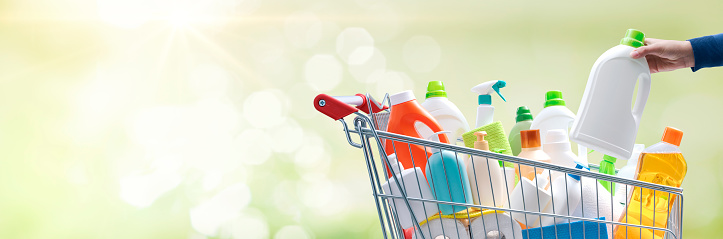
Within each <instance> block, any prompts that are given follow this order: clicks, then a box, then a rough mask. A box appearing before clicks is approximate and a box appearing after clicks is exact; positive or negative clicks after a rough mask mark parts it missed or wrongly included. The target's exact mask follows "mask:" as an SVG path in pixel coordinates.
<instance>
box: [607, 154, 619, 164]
mask: <svg viewBox="0 0 723 239" xmlns="http://www.w3.org/2000/svg"><path fill="white" fill-rule="evenodd" d="M603 160H605V161H608V162H610V163H615V162H617V161H618V159H616V158H615V157H613V156H610V155H607V154H606V155H605V156H603Z"/></svg>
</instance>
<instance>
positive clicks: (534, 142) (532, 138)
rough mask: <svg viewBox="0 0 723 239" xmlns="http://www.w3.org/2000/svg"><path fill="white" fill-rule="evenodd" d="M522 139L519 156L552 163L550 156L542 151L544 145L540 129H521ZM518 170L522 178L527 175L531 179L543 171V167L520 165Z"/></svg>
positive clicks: (518, 174)
mask: <svg viewBox="0 0 723 239" xmlns="http://www.w3.org/2000/svg"><path fill="white" fill-rule="evenodd" d="M520 141H521V144H522V151H521V152H520V155H518V156H517V157H520V158H526V159H529V160H535V161H540V162H545V163H550V162H551V160H550V156H548V155H547V154H546V153H545V152H544V151H542V145H541V144H540V130H537V129H533V130H523V131H520ZM518 167H519V170H518V169H517V168H515V170H517V171H518V172H517V176H518V177H520V178H522V177H525V178H527V179H530V180H535V175H536V174H540V173H542V171H543V169H542V168H537V171H535V168H533V167H532V166H527V165H519V166H518Z"/></svg>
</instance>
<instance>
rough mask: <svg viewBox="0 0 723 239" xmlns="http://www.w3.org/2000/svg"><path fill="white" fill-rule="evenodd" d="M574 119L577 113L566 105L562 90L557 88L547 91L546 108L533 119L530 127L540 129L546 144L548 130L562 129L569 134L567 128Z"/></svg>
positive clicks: (543, 141)
mask: <svg viewBox="0 0 723 239" xmlns="http://www.w3.org/2000/svg"><path fill="white" fill-rule="evenodd" d="M574 120H575V114H573V113H572V111H570V109H568V108H567V107H565V100H563V99H562V92H560V91H556V90H553V91H548V92H547V93H545V108H543V109H542V111H540V113H539V114H537V117H535V119H534V120H533V121H532V125H531V126H530V129H539V130H540V136H541V137H542V143H543V144H544V143H545V136H547V131H549V130H552V129H561V130H565V134H567V132H568V131H567V129H568V128H570V125H571V124H572V121H574Z"/></svg>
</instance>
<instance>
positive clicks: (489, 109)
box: [472, 80, 507, 128]
mask: <svg viewBox="0 0 723 239" xmlns="http://www.w3.org/2000/svg"><path fill="white" fill-rule="evenodd" d="M506 85H507V82H505V81H502V80H493V81H488V82H485V83H482V84H479V85H477V86H475V87H472V92H474V93H477V94H478V95H479V97H478V98H477V103H478V104H479V106H478V107H477V123H476V124H475V126H474V127H475V128H479V127H482V126H485V125H488V124H491V123H492V118H493V116H494V114H495V107H494V106H492V96H491V94H492V93H493V92H497V95H499V96H500V98H502V100H504V101H505V102H507V100H505V97H504V96H502V94H501V93H500V88H502V87H505V86H506Z"/></svg>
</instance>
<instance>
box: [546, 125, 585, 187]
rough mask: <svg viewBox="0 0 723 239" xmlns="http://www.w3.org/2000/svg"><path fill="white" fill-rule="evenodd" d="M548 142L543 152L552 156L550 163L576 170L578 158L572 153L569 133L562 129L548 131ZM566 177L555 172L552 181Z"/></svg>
mask: <svg viewBox="0 0 723 239" xmlns="http://www.w3.org/2000/svg"><path fill="white" fill-rule="evenodd" d="M546 139H547V142H545V143H544V144H543V145H542V150H543V151H544V152H545V153H546V154H547V155H548V156H550V162H551V163H553V164H556V165H560V166H564V167H568V168H575V166H577V162H575V161H576V160H577V156H576V155H575V154H574V153H573V152H572V148H571V147H570V140H568V138H567V132H565V131H564V130H561V129H553V130H549V131H547V137H546ZM562 175H564V173H561V172H558V171H553V172H552V181H554V180H555V179H556V178H558V177H560V176H562Z"/></svg>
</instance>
